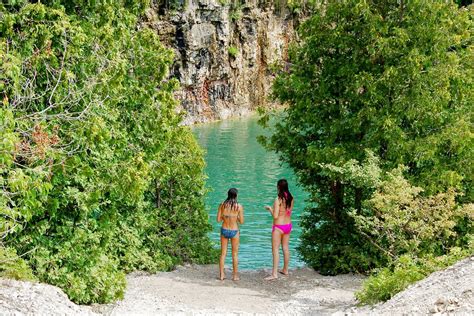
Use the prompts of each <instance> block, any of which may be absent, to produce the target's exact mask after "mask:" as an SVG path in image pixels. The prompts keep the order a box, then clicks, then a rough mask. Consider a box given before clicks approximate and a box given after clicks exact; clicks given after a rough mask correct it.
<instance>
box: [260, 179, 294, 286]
mask: <svg viewBox="0 0 474 316" xmlns="http://www.w3.org/2000/svg"><path fill="white" fill-rule="evenodd" d="M277 190H278V196H277V197H276V199H275V202H274V203H273V208H272V207H270V206H268V205H267V206H265V209H266V210H268V211H269V212H270V214H272V216H273V227H272V253H273V271H272V275H270V276H268V277H266V278H265V280H275V279H277V278H278V263H279V262H280V253H279V248H280V244H281V247H282V249H283V262H284V264H283V270H281V271H280V273H281V274H284V275H288V263H289V261H290V249H289V246H288V245H289V242H290V233H291V228H292V227H293V225H292V224H291V211H292V210H293V205H294V202H295V200H294V199H293V196H292V195H291V193H290V191H289V190H288V181H286V180H285V179H280V180H278V183H277Z"/></svg>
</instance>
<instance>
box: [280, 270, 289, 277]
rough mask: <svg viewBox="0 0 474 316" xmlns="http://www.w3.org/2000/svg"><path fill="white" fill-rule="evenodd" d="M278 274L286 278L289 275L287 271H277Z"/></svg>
mask: <svg viewBox="0 0 474 316" xmlns="http://www.w3.org/2000/svg"><path fill="white" fill-rule="evenodd" d="M278 272H280V273H281V274H283V275H286V276H288V275H289V273H288V271H283V270H280V271H278Z"/></svg>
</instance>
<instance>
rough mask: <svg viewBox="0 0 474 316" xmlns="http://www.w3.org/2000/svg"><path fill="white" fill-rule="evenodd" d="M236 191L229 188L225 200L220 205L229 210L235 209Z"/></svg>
mask: <svg viewBox="0 0 474 316" xmlns="http://www.w3.org/2000/svg"><path fill="white" fill-rule="evenodd" d="M237 193H238V191H237V189H236V188H230V189H229V191H227V199H226V200H225V201H224V203H222V205H225V206H229V207H230V209H231V210H233V209H234V207H237Z"/></svg>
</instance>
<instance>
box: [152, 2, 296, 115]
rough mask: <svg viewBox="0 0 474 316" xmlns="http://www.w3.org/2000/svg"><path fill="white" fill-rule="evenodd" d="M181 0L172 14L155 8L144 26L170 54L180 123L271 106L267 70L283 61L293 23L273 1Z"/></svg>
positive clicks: (285, 56) (290, 17)
mask: <svg viewBox="0 0 474 316" xmlns="http://www.w3.org/2000/svg"><path fill="white" fill-rule="evenodd" d="M225 2H226V1H222V0H220V1H219V0H186V2H185V4H184V7H183V9H181V10H179V11H175V12H172V11H170V10H164V11H163V12H166V13H164V14H163V15H160V9H159V8H154V9H153V10H149V11H148V12H147V14H146V21H145V22H144V23H146V24H148V25H149V26H151V27H152V28H153V29H154V30H155V31H156V32H157V33H158V34H159V35H160V38H161V39H162V41H163V42H164V44H165V45H167V46H168V47H170V48H172V49H173V50H174V51H175V63H174V66H173V69H172V71H171V77H174V78H177V79H178V80H179V81H180V83H181V88H180V89H179V91H177V93H176V97H177V99H178V100H179V101H180V104H181V107H182V109H184V111H185V113H186V117H185V120H184V123H185V124H193V123H196V122H207V121H212V120H218V119H225V118H229V117H233V116H242V115H246V114H248V113H249V112H252V111H253V110H255V109H256V108H257V107H259V106H264V107H269V106H272V104H271V102H269V100H268V95H269V92H270V88H271V83H272V81H273V77H274V73H273V72H272V71H271V69H272V65H274V64H275V63H277V62H280V61H282V60H283V61H284V60H286V59H287V54H288V46H289V43H290V42H291V41H292V40H293V39H294V38H295V23H297V20H296V19H295V18H294V17H293V15H292V14H290V13H289V12H288V10H287V9H286V8H285V7H284V8H281V9H278V10H277V9H276V8H275V3H274V2H272V1H271V2H261V1H256V0H250V1H245V3H243V4H241V3H240V2H238V3H239V4H236V3H232V2H227V3H225Z"/></svg>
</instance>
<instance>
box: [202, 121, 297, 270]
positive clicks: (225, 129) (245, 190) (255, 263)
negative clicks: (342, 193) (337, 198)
mask: <svg viewBox="0 0 474 316" xmlns="http://www.w3.org/2000/svg"><path fill="white" fill-rule="evenodd" d="M193 132H194V133H195V135H196V137H197V139H198V142H199V143H200V145H201V146H202V147H203V148H204V149H205V150H206V163H207V166H206V173H207V175H208V177H209V178H208V180H207V186H208V187H209V189H210V190H211V192H210V193H209V194H208V195H207V198H206V205H207V208H208V210H209V215H210V221H211V223H212V225H213V231H212V233H211V235H210V236H211V238H212V240H214V241H216V243H217V244H219V243H220V239H219V238H220V237H219V234H220V224H218V223H217V222H216V214H217V208H218V206H219V204H220V203H221V202H222V201H224V200H225V198H226V197H227V190H228V189H229V188H231V187H235V188H237V189H238V190H239V196H238V201H239V203H241V204H242V205H243V206H244V211H245V224H244V225H242V226H241V227H240V234H241V237H240V251H239V267H240V269H242V270H253V269H262V268H270V267H271V266H272V251H271V228H272V217H271V215H270V213H269V212H268V211H266V210H265V209H264V205H271V204H272V202H273V200H274V199H275V197H276V182H277V181H278V179H280V178H286V179H287V180H288V182H289V186H290V191H291V192H292V194H293V195H294V196H295V205H294V209H293V216H292V221H293V231H292V233H291V237H290V253H291V257H290V268H295V267H299V266H302V265H303V262H302V261H301V259H300V258H298V257H297V253H296V250H295V248H296V246H297V244H298V243H299V235H300V232H301V229H300V226H299V222H300V215H301V212H302V211H303V209H304V199H305V196H306V194H305V193H304V191H303V190H302V188H301V187H299V186H297V183H296V177H295V175H294V174H293V172H292V171H291V169H290V168H289V167H288V166H286V165H282V163H281V162H280V161H279V160H278V157H277V155H276V154H275V153H273V152H268V151H266V150H265V149H264V148H263V147H262V146H261V145H260V144H259V143H258V142H257V139H256V137H257V136H258V135H263V134H265V132H266V131H265V130H264V129H263V128H262V127H260V126H259V125H258V124H257V118H256V117H250V118H243V119H231V120H225V121H221V122H216V123H209V124H203V125H199V126H195V127H193ZM280 255H281V260H283V257H282V254H280ZM226 264H229V265H230V264H231V256H230V246H229V251H228V254H227V261H226Z"/></svg>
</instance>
